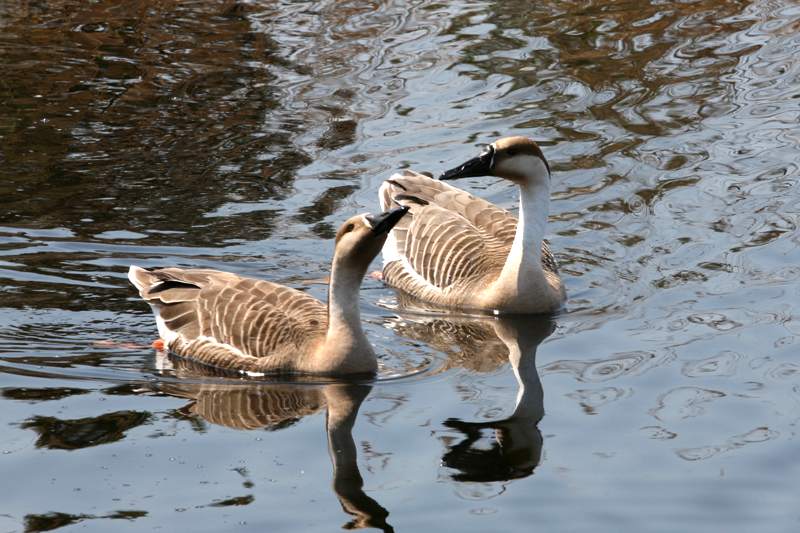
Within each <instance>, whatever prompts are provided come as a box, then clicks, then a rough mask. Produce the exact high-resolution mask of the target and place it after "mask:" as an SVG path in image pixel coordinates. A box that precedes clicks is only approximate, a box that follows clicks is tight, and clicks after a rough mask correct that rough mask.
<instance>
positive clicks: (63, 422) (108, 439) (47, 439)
mask: <svg viewBox="0 0 800 533" xmlns="http://www.w3.org/2000/svg"><path fill="white" fill-rule="evenodd" d="M151 418H152V415H151V414H150V413H147V412H138V411H117V412H114V413H105V414H102V415H99V416H93V417H87V418H76V419H62V418H56V417H53V416H34V417H33V418H30V419H28V420H26V421H25V422H23V423H22V424H21V427H22V428H24V429H32V430H34V431H35V432H36V433H38V434H39V438H38V439H37V440H36V447H37V448H50V449H53V450H79V449H82V448H88V447H91V446H98V445H100V444H109V443H112V442H116V441H119V440H122V439H123V438H125V433H126V432H127V431H129V430H131V429H133V428H135V427H138V426H141V425H144V424H147V423H148V422H150V420H151Z"/></svg>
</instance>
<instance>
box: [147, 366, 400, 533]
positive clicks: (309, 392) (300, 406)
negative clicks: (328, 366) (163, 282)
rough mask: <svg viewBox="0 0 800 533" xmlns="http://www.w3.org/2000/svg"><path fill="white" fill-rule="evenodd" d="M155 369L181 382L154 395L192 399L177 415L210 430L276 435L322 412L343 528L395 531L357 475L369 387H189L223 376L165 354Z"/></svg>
mask: <svg viewBox="0 0 800 533" xmlns="http://www.w3.org/2000/svg"><path fill="white" fill-rule="evenodd" d="M157 364H158V366H159V367H160V368H162V369H168V368H169V369H171V370H172V372H173V374H174V375H176V376H177V377H180V378H181V379H182V381H181V382H162V383H160V384H159V386H158V388H159V390H161V391H162V392H164V393H166V394H169V395H171V396H178V397H181V398H188V399H191V402H190V403H189V404H187V405H186V406H184V407H183V408H182V409H181V412H182V413H183V414H186V415H190V416H199V417H201V418H203V419H205V420H207V421H208V422H211V423H212V424H217V425H221V426H225V427H229V428H233V429H240V430H250V429H261V428H265V429H269V430H276V429H281V428H284V427H287V426H290V425H292V424H294V423H295V422H297V421H299V420H300V419H301V418H303V417H304V416H307V415H310V414H312V413H315V412H317V411H319V410H320V409H322V408H325V407H327V412H326V420H325V429H326V431H327V434H328V452H329V454H330V457H331V463H332V464H333V490H334V492H335V493H336V497H337V498H338V499H339V503H340V504H341V505H342V509H343V510H344V511H345V512H346V513H348V514H350V515H352V516H353V517H354V518H353V519H352V520H351V521H350V522H348V523H346V524H345V525H344V526H342V527H343V528H344V529H362V528H376V529H380V530H382V531H385V532H392V531H394V529H393V528H392V526H391V525H389V524H388V523H387V522H386V518H387V517H388V515H389V512H388V511H387V510H386V509H384V508H383V507H382V506H381V505H380V504H379V503H378V502H376V501H375V500H373V499H372V498H370V497H369V496H367V494H366V493H365V492H364V490H363V486H364V480H363V478H362V477H361V473H360V471H359V469H358V453H357V450H356V444H355V441H354V440H353V425H354V424H355V421H356V417H357V415H358V410H359V408H360V407H361V403H362V402H363V401H364V399H365V398H366V397H367V395H369V393H370V391H371V389H372V387H371V386H369V385H356V384H346V383H325V384H307V383H306V384H297V385H287V384H267V383H263V382H262V383H235V384H220V383H202V382H198V381H195V382H191V379H192V378H194V379H195V380H197V379H202V378H208V377H211V376H214V377H220V376H225V375H226V373H225V371H219V370H216V369H212V368H209V367H207V366H204V365H198V364H197V363H194V362H192V361H190V360H186V359H182V358H178V357H174V356H168V355H166V354H165V353H164V352H159V356H158V363H157Z"/></svg>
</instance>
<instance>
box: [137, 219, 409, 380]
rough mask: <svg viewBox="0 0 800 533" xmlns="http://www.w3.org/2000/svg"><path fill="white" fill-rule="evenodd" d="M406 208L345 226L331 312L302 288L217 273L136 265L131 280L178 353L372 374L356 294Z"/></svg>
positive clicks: (268, 368) (242, 367)
mask: <svg viewBox="0 0 800 533" xmlns="http://www.w3.org/2000/svg"><path fill="white" fill-rule="evenodd" d="M407 211H408V208H406V207H395V208H394V209H391V210H387V211H385V212H384V213H381V214H379V215H369V214H365V215H357V216H354V217H352V218H350V219H349V220H347V221H346V222H345V223H344V224H343V225H342V226H341V228H340V229H339V231H338V233H337V235H336V245H335V250H334V254H333V260H332V263H331V278H330V286H329V289H328V304H327V307H326V305H325V304H323V303H322V302H320V301H319V300H317V299H315V298H313V297H311V296H309V295H307V294H305V293H303V292H300V291H298V290H295V289H291V288H289V287H284V286H282V285H278V284H276V283H272V282H269V281H264V280H258V279H253V278H245V277H241V276H238V275H236V274H231V273H228V272H221V271H218V270H204V269H202V270H201V269H190V270H184V269H180V268H149V269H144V268H140V267H137V266H131V267H130V271H129V273H128V278H129V279H130V281H131V283H133V285H134V286H135V287H136V288H137V289H138V290H139V294H140V296H141V297H142V298H143V299H144V300H145V301H146V302H147V303H148V304H150V306H151V307H152V308H153V312H154V313H155V315H156V324H157V325H158V331H159V335H160V336H161V338H162V339H163V340H164V345H165V348H167V349H168V350H169V351H171V352H172V353H175V354H176V355H180V356H184V357H187V358H189V359H192V360H194V361H197V362H200V363H203V364H206V365H210V366H213V367H217V368H223V369H231V370H236V371H239V372H244V373H248V374H266V373H311V374H325V375H344V374H363V373H374V372H375V371H376V370H377V360H376V357H375V352H374V351H373V350H372V346H371V345H370V343H369V342H368V341H367V338H366V336H365V335H364V332H363V331H362V329H361V318H360V313H359V305H358V291H359V288H360V286H361V280H362V278H363V277H364V274H365V272H366V269H367V267H368V266H369V263H370V262H371V261H372V259H374V258H375V256H376V255H377V254H378V252H379V251H380V249H381V246H383V244H384V241H385V240H386V237H387V235H388V233H389V231H391V229H392V227H393V226H394V225H395V224H396V223H397V222H398V221H399V220H400V219H401V218H402V217H403V215H405V213H406V212H407Z"/></svg>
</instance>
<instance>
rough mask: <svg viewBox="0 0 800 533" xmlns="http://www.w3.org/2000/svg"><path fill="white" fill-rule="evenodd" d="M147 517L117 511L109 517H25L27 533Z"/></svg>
mask: <svg viewBox="0 0 800 533" xmlns="http://www.w3.org/2000/svg"><path fill="white" fill-rule="evenodd" d="M145 516H147V511H116V512H114V513H111V514H108V515H103V516H99V515H90V514H69V513H55V512H54V513H43V514H29V515H25V533H38V532H40V531H52V530H54V529H59V528H62V527H66V526H69V525H72V524H77V523H78V522H83V521H84V520H93V519H98V518H105V519H110V520H135V519H137V518H142V517H145Z"/></svg>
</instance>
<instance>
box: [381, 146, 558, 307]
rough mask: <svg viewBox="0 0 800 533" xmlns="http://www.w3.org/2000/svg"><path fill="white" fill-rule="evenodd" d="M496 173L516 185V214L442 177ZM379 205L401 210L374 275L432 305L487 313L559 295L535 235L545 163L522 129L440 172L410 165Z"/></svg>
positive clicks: (545, 193) (545, 204) (542, 209)
mask: <svg viewBox="0 0 800 533" xmlns="http://www.w3.org/2000/svg"><path fill="white" fill-rule="evenodd" d="M472 176H496V177H499V178H503V179H506V180H508V181H510V182H512V183H514V184H515V185H517V186H518V187H519V195H520V196H519V198H520V202H519V220H517V218H516V217H514V216H513V215H512V214H510V213H509V212H508V211H506V210H504V209H501V208H499V207H497V206H495V205H494V204H492V203H490V202H488V201H486V200H483V199H481V198H476V197H475V196H473V195H471V194H469V193H467V192H466V191H463V190H461V189H458V188H456V187H453V186H451V185H449V184H448V183H445V182H446V181H449V180H455V179H460V178H466V177H472ZM379 197H380V202H381V205H382V206H383V207H384V208H386V207H387V206H390V205H397V204H400V205H404V206H406V207H408V208H409V210H410V212H409V216H407V217H405V218H404V219H403V220H402V221H401V222H400V223H399V224H398V225H397V226H396V227H395V228H394V230H393V231H392V232H391V234H390V236H389V238H388V239H387V241H386V244H385V245H384V248H383V259H384V268H383V279H384V281H385V282H386V283H387V284H388V285H390V286H392V287H395V288H396V289H399V290H401V291H403V292H405V293H407V294H409V295H410V296H412V297H414V298H416V299H418V300H420V301H422V302H426V303H429V304H433V305H434V306H436V307H443V308H456V309H462V310H476V311H484V312H494V313H496V314H524V313H552V312H555V311H557V310H558V309H559V308H560V307H561V306H562V305H563V303H564V300H565V299H566V291H565V289H564V285H563V283H562V281H561V278H560V277H559V275H558V266H557V264H556V261H555V258H554V257H553V254H552V252H551V251H550V247H549V246H548V244H547V242H546V241H545V240H544V236H545V231H546V228H547V217H548V214H549V206H550V167H549V165H548V163H547V160H546V159H545V157H544V155H543V154H542V151H541V149H540V148H539V146H538V145H537V144H536V143H535V142H534V141H533V140H531V139H528V138H527V137H505V138H502V139H499V140H497V141H495V142H494V143H492V144H490V145H489V146H488V147H487V148H486V149H485V150H484V151H483V152H482V153H481V154H480V155H479V156H478V157H475V158H473V159H470V160H468V161H466V162H465V163H463V164H461V165H459V166H457V167H455V168H453V169H451V170H448V171H447V172H444V173H443V174H442V175H441V176H440V178H439V180H435V179H432V178H430V177H428V176H425V175H423V174H418V173H416V172H413V171H405V172H403V173H401V174H395V175H393V176H392V177H391V178H389V179H388V180H387V181H385V182H384V183H383V185H382V186H381V188H380V192H379Z"/></svg>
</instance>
